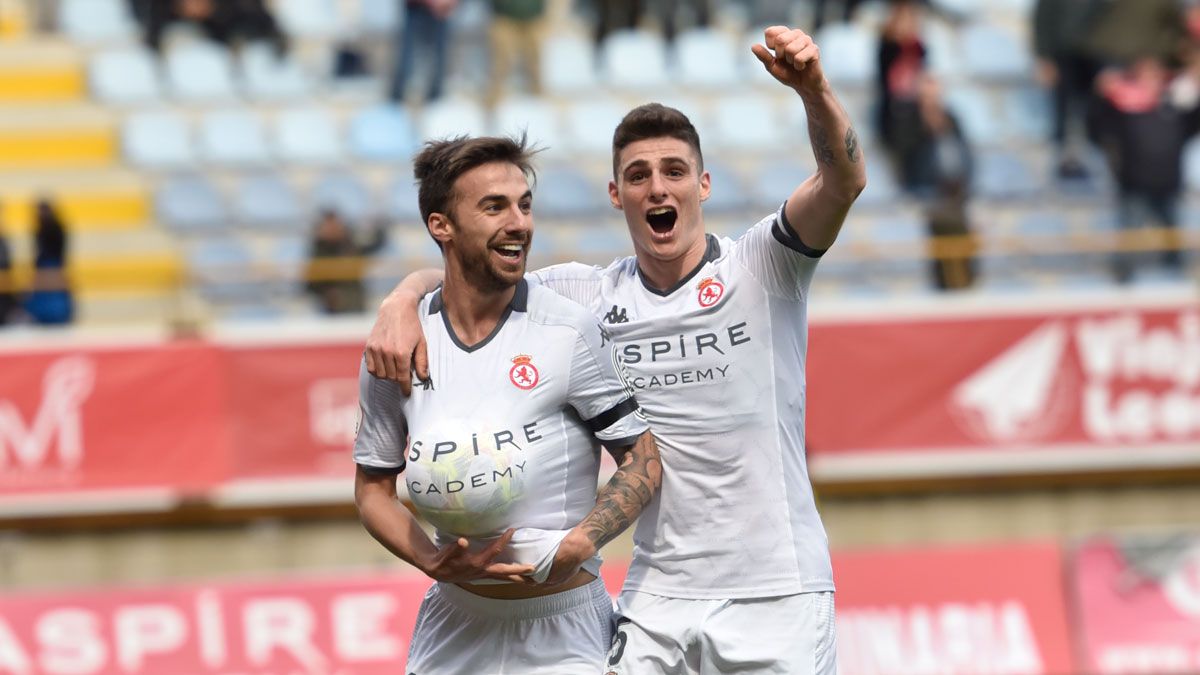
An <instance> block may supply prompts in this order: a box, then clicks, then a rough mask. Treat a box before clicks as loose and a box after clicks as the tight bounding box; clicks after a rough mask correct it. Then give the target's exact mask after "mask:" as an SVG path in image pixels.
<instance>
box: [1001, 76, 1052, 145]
mask: <svg viewBox="0 0 1200 675" xmlns="http://www.w3.org/2000/svg"><path fill="white" fill-rule="evenodd" d="M1003 96H1004V102H1003V106H1004V126H1005V128H1007V129H1008V130H1009V131H1010V132H1011V133H1012V135H1013V136H1015V137H1017V138H1020V139H1021V140H1023V141H1028V142H1031V143H1042V142H1045V140H1046V139H1047V138H1049V137H1050V123H1051V120H1053V119H1054V115H1053V112H1052V110H1051V107H1050V94H1049V93H1048V92H1046V91H1045V90H1044V89H1041V88H1038V87H1015V88H1012V89H1008V90H1005V91H1004V94H1003Z"/></svg>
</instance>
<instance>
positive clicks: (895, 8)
mask: <svg viewBox="0 0 1200 675" xmlns="http://www.w3.org/2000/svg"><path fill="white" fill-rule="evenodd" d="M924 70H925V43H924V42H923V41H922V40H921V8H920V7H919V6H918V4H917V2H916V1H915V0H899V1H897V2H893V3H892V4H891V7H890V11H889V13H888V16H887V18H886V20H885V21H884V24H883V30H882V33H881V34H880V38H879V68H878V70H877V77H878V79H877V81H876V83H877V84H876V99H877V101H878V106H877V113H876V114H877V115H878V117H876V120H875V122H876V132H877V135H878V136H879V139H880V140H881V142H882V144H883V146H884V148H886V149H887V150H888V152H889V155H890V156H891V159H892V163H893V165H894V166H896V168H897V170H899V167H898V166H897V165H898V164H899V155H900V154H902V153H903V148H902V147H901V146H902V144H903V141H905V140H906V138H905V137H904V136H902V135H900V134H898V133H897V132H896V129H906V130H911V129H912V128H913V127H914V126H916V125H917V124H919V121H920V120H919V117H920V111H919V109H918V106H917V82H918V80H919V79H920V76H921V73H922V72H924Z"/></svg>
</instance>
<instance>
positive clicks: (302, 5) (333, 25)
mask: <svg viewBox="0 0 1200 675" xmlns="http://www.w3.org/2000/svg"><path fill="white" fill-rule="evenodd" d="M334 3H335V0H283V2H276V3H274V4H275V10H276V12H277V16H278V17H279V23H280V26H281V27H282V29H283V32H285V33H287V34H288V35H293V36H296V37H300V38H323V37H329V36H332V35H334V33H335V32H336V31H337V29H338V27H339V25H340V24H339V20H338V10H337V7H335V5H334Z"/></svg>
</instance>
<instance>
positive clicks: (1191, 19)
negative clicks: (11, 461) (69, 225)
mask: <svg viewBox="0 0 1200 675" xmlns="http://www.w3.org/2000/svg"><path fill="white" fill-rule="evenodd" d="M354 1H355V0H345V1H344V2H340V3H339V6H352V5H353V4H354ZM392 1H394V2H395V3H396V10H397V12H398V16H400V17H401V19H400V21H399V24H398V26H397V29H396V33H395V34H394V38H393V39H391V40H390V42H391V47H392V49H391V50H390V58H389V59H388V60H387V61H386V62H376V63H372V62H371V61H372V60H371V58H369V55H368V54H367V52H365V51H364V50H362V49H360V48H359V45H356V44H355V43H354V40H352V39H347V40H344V41H343V44H342V45H341V46H340V47H339V48H338V49H337V50H336V53H335V54H334V63H333V64H331V67H330V71H331V73H332V74H333V76H335V77H337V76H341V75H346V76H353V75H359V74H363V73H368V72H374V73H375V74H378V75H383V76H384V79H385V80H386V81H387V82H388V85H387V88H386V89H387V90H386V96H387V97H388V98H389V99H391V100H392V101H395V102H397V103H400V104H407V105H416V106H420V105H424V104H426V103H428V102H430V101H434V100H437V99H440V98H442V97H444V96H445V95H446V86H447V81H448V78H450V76H451V75H453V73H452V72H450V71H451V69H452V68H453V67H454V59H452V58H451V52H452V51H454V47H455V45H456V37H455V35H453V30H454V26H455V22H454V19H455V17H456V14H457V13H458V12H460V11H463V5H462V4H460V2H463V3H465V2H470V1H471V0H392ZM731 2H736V3H737V4H740V5H741V16H743V17H745V19H746V20H747V21H748V22H749V23H751V24H753V25H766V24H772V23H790V22H794V21H796V20H797V19H799V20H800V25H802V26H804V25H806V24H805V21H807V22H808V23H807V26H808V27H809V28H810V29H811V31H812V32H814V33H816V32H817V30H818V29H819V28H820V27H821V26H822V25H825V24H829V23H832V22H848V21H854V20H855V19H856V12H857V11H860V10H861V7H860V5H862V4H864V3H863V2H862V1H861V0H806V1H804V2H798V1H796V0H731ZM129 3H130V8H131V11H132V14H133V15H134V16H135V17H136V18H137V20H138V21H139V22H140V25H141V27H142V31H143V33H142V37H143V40H144V42H145V44H146V45H147V46H148V47H149V48H151V49H153V50H155V51H159V50H161V47H162V45H163V36H164V34H165V33H166V32H167V31H168V30H169V29H171V28H172V27H174V26H176V25H181V24H182V25H190V26H191V27H192V29H193V30H194V31H196V32H198V33H199V34H200V35H201V36H202V37H204V38H207V39H210V40H213V41H216V42H218V43H221V44H223V45H226V46H228V47H230V48H234V49H236V48H238V47H240V45H242V44H244V43H246V42H248V41H264V40H265V41H268V42H270V43H271V44H272V45H274V47H275V49H276V51H277V53H279V54H285V53H287V52H288V50H289V49H291V48H292V45H291V41H290V40H289V37H288V35H286V33H285V32H284V31H283V30H282V29H281V24H280V22H279V21H278V20H277V17H276V16H275V13H274V9H275V5H274V4H273V3H272V2H271V1H270V0H129ZM486 4H487V9H488V10H489V11H490V14H489V19H488V23H487V26H486V34H487V40H488V46H487V50H488V63H490V67H491V72H490V76H489V77H488V78H487V79H486V83H487V84H486V86H485V87H483V88H482V89H481V90H480V91H479V92H478V95H479V96H480V98H481V99H482V100H483V101H484V102H485V103H486V104H488V105H489V106H494V105H495V104H496V103H497V102H498V101H500V100H501V99H502V98H503V97H504V96H506V95H513V94H516V93H523V94H530V95H534V96H537V95H539V94H540V93H541V92H542V88H541V85H540V81H541V77H540V73H539V64H540V63H541V60H542V56H541V53H540V46H541V44H542V42H543V38H544V37H545V36H546V35H547V33H548V28H549V26H548V24H549V23H550V18H549V15H550V14H551V13H552V9H553V7H554V6H559V7H560V8H561V7H567V8H569V11H570V12H572V16H574V17H576V18H579V19H582V20H583V22H584V24H585V25H587V26H590V27H591V29H592V35H593V37H594V40H595V45H596V48H597V49H600V48H601V45H602V44H603V41H604V39H605V37H606V36H607V35H609V34H610V33H612V32H613V31H618V30H622V29H628V28H634V27H642V28H646V27H649V28H650V29H652V30H659V31H661V33H662V35H663V37H664V39H665V40H666V41H668V42H670V41H672V40H673V39H674V38H675V36H676V35H677V34H679V33H680V32H681V31H683V30H687V29H690V28H697V27H706V26H710V25H713V24H715V23H716V21H717V18H718V16H717V15H718V14H719V11H720V10H721V9H722V8H723V5H721V4H719V3H717V2H716V0H607V1H605V0H573V1H572V0H560V1H559V2H558V3H557V4H556V0H486ZM875 4H876V6H877V7H879V6H881V7H882V13H881V16H882V20H881V21H879V22H878V23H877V25H878V30H879V32H878V60H877V76H876V79H875V85H874V87H873V89H874V92H873V99H874V103H873V107H872V110H873V116H872V119H871V120H860V121H859V124H862V125H865V124H871V125H872V126H874V127H875V134H873V136H874V138H876V139H878V143H879V145H880V146H881V149H882V150H883V151H884V152H883V153H881V154H879V155H876V156H877V157H880V158H884V157H885V158H886V161H887V162H888V164H889V165H890V168H891V170H892V174H893V175H894V176H895V177H896V178H897V183H898V184H899V185H900V186H901V187H902V189H903V190H904V191H905V193H906V194H907V195H908V196H909V197H911V198H912V199H915V200H917V201H918V202H919V203H921V204H922V205H923V208H924V213H925V217H926V222H927V227H928V232H929V234H930V235H931V240H930V241H931V251H932V253H931V256H930V273H931V278H932V281H933V283H934V284H935V285H936V286H937V287H938V288H941V289H956V288H965V287H969V286H971V285H972V284H973V282H974V280H975V277H976V274H977V270H976V265H975V254H976V249H977V245H976V244H975V243H974V242H975V239H974V236H973V234H972V232H973V228H972V224H971V223H970V217H969V213H970V209H969V208H968V205H969V201H970V199H971V189H972V184H973V175H974V167H975V164H976V162H975V158H974V153H973V151H972V143H971V139H970V137H969V134H968V133H967V131H966V129H967V128H969V125H967V124H964V122H963V120H961V119H960V118H959V117H958V116H957V115H956V113H955V110H954V109H953V108H952V106H948V105H947V104H946V103H945V95H944V94H945V93H946V92H945V88H946V87H947V86H950V85H948V84H946V83H944V82H940V81H939V80H938V78H937V77H936V76H935V74H934V73H933V72H932V70H931V68H930V67H929V63H930V61H931V54H930V49H931V48H932V47H931V46H930V45H929V44H927V42H926V40H925V38H924V36H925V35H927V32H926V31H925V28H924V27H925V25H926V24H927V22H928V21H929V20H930V19H931V18H932V17H931V16H930V15H931V14H935V15H937V16H936V18H937V19H939V20H942V21H946V22H949V23H950V24H951V25H954V24H959V23H962V22H965V21H967V20H968V17H965V16H962V15H960V14H959V13H958V10H957V9H956V8H958V7H962V6H963V4H962V3H957V2H948V1H947V0H884V2H882V3H880V2H876V3H875ZM51 5H53V3H52V2H48V3H46V6H51ZM1031 8H1032V11H1031V12H1030V13H1029V22H1030V24H1029V35H1030V38H1031V39H1030V44H1029V49H1030V50H1031V52H1032V54H1033V56H1034V63H1035V64H1036V69H1035V72H1033V73H1030V79H1031V81H1036V82H1037V83H1039V84H1040V85H1041V86H1042V87H1043V88H1044V91H1045V96H1046V98H1047V100H1048V101H1049V103H1050V105H1049V106H1048V107H1047V109H1048V110H1050V111H1051V114H1052V119H1050V120H1047V122H1049V124H1048V125H1047V126H1048V127H1049V128H1050V129H1051V135H1050V138H1049V139H1047V140H1048V141H1049V142H1050V143H1052V146H1053V148H1054V153H1055V157H1054V169H1053V172H1052V173H1053V175H1052V176H1051V177H1049V178H1048V180H1051V181H1055V182H1057V183H1058V184H1059V185H1061V186H1063V187H1064V188H1066V187H1068V186H1071V185H1072V184H1080V183H1083V184H1091V185H1093V186H1098V185H1112V186H1113V187H1112V196H1111V199H1112V208H1113V213H1114V214H1115V216H1116V222H1117V223H1118V224H1119V227H1120V228H1121V229H1122V230H1124V231H1130V232H1132V231H1134V230H1137V229H1140V228H1143V227H1145V226H1150V227H1152V228H1154V231H1155V232H1158V233H1159V234H1160V238H1159V239H1158V240H1156V241H1158V242H1159V243H1158V244H1157V245H1151V246H1146V245H1142V244H1136V243H1134V244H1129V245H1127V246H1123V247H1122V248H1121V251H1119V252H1116V253H1113V254H1112V255H1111V259H1110V261H1109V266H1110V269H1111V274H1112V277H1113V279H1115V280H1116V281H1117V282H1119V283H1125V282H1128V281H1130V280H1131V279H1132V278H1134V276H1135V273H1136V270H1137V269H1138V268H1139V267H1141V266H1143V265H1146V264H1155V265H1158V266H1160V267H1162V268H1164V269H1166V270H1167V271H1168V272H1169V273H1172V274H1177V275H1180V276H1182V275H1183V273H1184V263H1185V260H1184V256H1183V255H1182V251H1181V249H1180V244H1179V239H1178V236H1177V235H1178V227H1179V221H1180V210H1181V200H1182V195H1183V192H1184V176H1183V152H1184V147H1185V145H1186V143H1187V142H1188V141H1189V140H1190V139H1191V138H1192V137H1193V136H1194V135H1195V134H1196V133H1197V131H1198V130H1200V0H1033V2H1032V3H1031ZM726 9H727V8H726ZM802 151H803V152H807V149H804V150H802ZM1093 157H1102V158H1103V160H1104V161H1103V162H1100V163H1097V162H1095V161H1091V158H1093ZM880 161H883V160H882V159H881V160H880ZM1098 172H1102V173H1104V174H1106V175H1104V176H1100V175H1097V173H1098ZM56 228H57V229H56ZM56 231H57V234H55V232H56ZM358 231H359V230H358V229H357V228H355V227H349V226H347V225H346V223H344V222H343V220H342V216H341V215H339V214H338V213H336V212H333V211H329V212H326V213H323V214H321V216H320V218H319V222H318V224H317V225H316V226H315V228H314V234H313V236H312V245H311V251H310V258H311V259H312V260H313V261H314V263H313V265H310V275H309V276H310V281H309V283H308V284H307V289H308V291H309V292H310V293H311V295H312V298H313V299H314V302H315V303H316V304H317V305H318V307H319V308H320V309H321V310H322V311H326V312H331V313H336V312H343V311H346V312H354V311H362V309H363V308H364V303H365V294H364V291H363V287H362V275H363V270H362V265H361V264H360V265H358V266H354V265H350V266H349V267H348V268H347V270H348V271H346V273H345V278H344V279H342V280H341V281H337V280H333V279H331V278H327V277H328V275H327V274H325V273H324V272H315V273H314V272H312V271H311V270H314V269H316V270H320V269H326V268H328V265H327V264H326V265H324V266H322V265H321V264H318V262H319V261H321V260H322V259H330V258H337V259H341V258H353V257H356V256H363V255H369V254H371V253H373V252H374V251H377V250H378V249H379V247H380V246H382V242H383V239H382V237H383V232H384V228H382V227H377V228H373V229H371V231H370V232H367V233H366V234H365V235H364V236H363V237H362V239H365V241H360V240H359V237H358V235H357V234H356V233H357V232H358ZM65 240H66V237H65V233H64V229H63V227H62V223H61V220H60V219H59V218H58V216H57V215H56V212H55V209H54V208H53V206H52V205H50V204H48V203H43V204H41V205H40V206H39V208H38V235H37V247H38V253H37V262H36V273H35V274H34V279H33V281H32V286H31V288H30V289H28V290H27V292H26V295H24V296H19V293H18V291H19V289H17V288H16V287H15V282H13V280H12V276H13V275H12V274H11V273H10V272H9V268H10V267H11V265H12V262H11V258H12V256H11V254H10V251H9V249H8V246H7V245H6V244H5V243H4V242H3V241H2V240H0V322H2V321H4V320H5V319H6V317H15V316H18V315H20V316H24V317H27V318H29V319H30V320H34V321H39V322H46V323H53V322H65V321H69V320H70V317H71V316H72V314H73V312H72V308H71V302H70V297H71V296H70V292H69V289H68V284H67V283H66V280H65V278H64V276H63V272H62V268H63V262H64V260H65V258H66V254H65V250H66V246H65ZM1129 241H1133V240H1132V239H1129ZM1156 246H1157V248H1156ZM1135 250H1136V252H1134V251H1135ZM1147 250H1148V252H1147ZM314 275H315V276H314Z"/></svg>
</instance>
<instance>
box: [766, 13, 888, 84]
mask: <svg viewBox="0 0 1200 675" xmlns="http://www.w3.org/2000/svg"><path fill="white" fill-rule="evenodd" d="M876 42H877V41H876V38H875V36H873V35H871V34H870V33H868V32H867V31H866V30H865V29H864V28H862V27H861V26H858V25H856V24H828V25H826V26H825V27H823V28H822V29H821V30H820V31H819V32H818V34H817V36H816V43H817V44H818V45H820V46H821V63H822V65H823V66H824V68H825V75H826V76H827V77H828V78H829V79H830V81H831V82H835V83H838V84H847V85H865V84H867V83H869V82H870V81H871V78H873V77H874V76H875V53H876ZM756 65H758V66H759V69H762V66H761V64H756Z"/></svg>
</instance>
